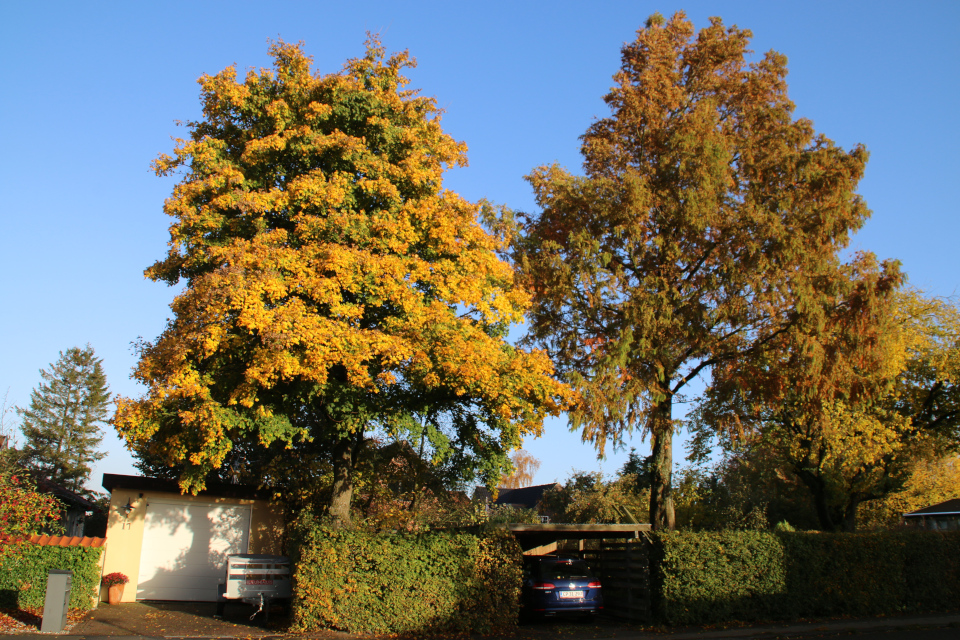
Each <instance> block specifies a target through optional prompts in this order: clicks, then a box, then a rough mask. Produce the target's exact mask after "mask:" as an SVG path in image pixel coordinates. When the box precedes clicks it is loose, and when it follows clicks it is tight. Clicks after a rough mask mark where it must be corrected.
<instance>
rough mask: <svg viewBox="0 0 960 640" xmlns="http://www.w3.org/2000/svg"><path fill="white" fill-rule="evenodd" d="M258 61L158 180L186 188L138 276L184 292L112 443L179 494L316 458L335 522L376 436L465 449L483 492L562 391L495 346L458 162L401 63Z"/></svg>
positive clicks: (534, 358)
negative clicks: (162, 466) (231, 472)
mask: <svg viewBox="0 0 960 640" xmlns="http://www.w3.org/2000/svg"><path fill="white" fill-rule="evenodd" d="M270 53H271V55H272V56H273V58H274V67H273V69H265V70H260V71H259V72H257V71H250V72H249V73H248V74H247V75H246V78H245V79H244V80H242V81H239V80H238V78H237V72H236V69H235V68H233V67H230V68H227V69H225V70H224V71H222V72H220V73H219V74H217V75H214V76H207V75H205V76H203V77H201V78H200V81H199V82H200V86H201V90H202V95H201V97H202V102H203V112H204V117H203V119H202V120H201V121H199V122H194V123H190V124H189V129H190V136H189V138H187V139H184V140H178V141H177V145H176V148H175V150H174V153H173V155H161V156H160V157H159V158H158V159H157V160H156V162H155V164H154V167H155V169H156V172H157V174H158V175H161V176H168V175H179V176H180V181H179V183H178V184H177V185H176V187H175V188H174V190H173V194H172V196H171V197H170V198H169V199H167V201H166V203H165V205H164V210H165V212H166V213H167V215H169V216H170V217H171V218H172V220H173V223H172V225H171V227H170V243H169V247H170V248H169V252H168V254H167V256H166V258H164V259H163V260H160V261H158V262H157V263H156V264H154V265H153V266H151V267H150V268H149V269H147V270H146V275H147V277H149V278H151V279H153V280H162V281H165V282H167V283H170V284H174V283H178V282H185V284H186V287H185V289H184V290H183V292H182V293H180V294H179V295H178V296H177V297H176V299H175V300H174V302H173V304H172V309H173V313H174V317H173V319H172V320H171V321H170V322H169V324H168V326H167V328H166V330H165V331H164V332H163V334H162V335H161V336H160V337H159V338H158V339H157V340H156V341H154V342H150V343H145V344H143V345H141V349H140V362H139V364H138V366H137V368H136V370H135V372H134V375H135V377H136V378H137V379H138V380H139V381H140V382H141V383H143V384H144V385H145V386H146V387H147V392H146V394H145V395H144V396H143V397H141V398H137V399H132V398H121V399H120V400H118V404H117V412H116V417H115V418H114V424H115V425H116V428H117V430H118V432H119V433H120V434H121V436H122V437H123V438H124V439H125V440H126V441H127V443H128V444H129V446H131V447H132V448H133V449H134V450H140V451H143V452H144V453H145V455H149V456H151V457H152V458H153V459H157V458H160V459H163V460H165V461H166V463H167V464H169V465H170V466H173V467H176V468H178V469H180V482H181V486H182V487H183V489H184V490H189V491H197V490H199V489H201V488H202V487H203V486H204V482H205V477H206V476H207V475H208V474H209V473H211V472H213V471H215V470H216V469H218V468H219V467H220V466H221V465H222V464H224V461H225V460H226V458H227V456H228V454H229V453H230V451H231V449H232V448H233V446H234V444H235V443H236V442H239V441H248V442H249V441H253V442H254V443H259V444H260V445H263V446H264V447H268V446H270V445H271V444H273V443H276V442H281V443H284V446H285V447H287V448H288V449H290V450H292V451H296V450H297V447H307V448H311V447H312V451H313V453H316V452H320V453H321V454H322V455H324V456H326V459H328V460H330V461H331V462H332V464H333V468H334V491H333V492H334V498H333V499H332V502H331V504H330V508H331V511H332V512H335V513H336V515H337V517H339V518H340V519H341V520H349V502H350V497H351V492H352V483H353V478H352V468H353V465H354V462H355V457H356V454H357V451H358V450H359V448H360V446H361V444H362V441H363V439H364V433H369V432H370V431H372V430H377V429H380V430H384V431H388V432H390V433H396V432H398V431H403V429H405V428H408V427H409V425H410V424H414V423H416V424H421V425H424V424H425V425H427V426H428V427H430V428H429V429H428V430H429V433H430V436H431V438H432V439H431V445H433V446H434V447H435V450H436V451H437V452H440V453H442V452H444V451H447V450H448V449H450V448H451V447H461V448H472V451H473V453H474V454H475V457H476V458H477V459H478V460H480V461H481V462H480V463H478V468H479V469H480V472H481V473H482V474H483V475H484V476H485V477H490V478H499V475H500V473H499V467H500V466H502V464H503V463H504V461H505V456H506V453H507V452H508V451H509V450H510V449H512V448H515V447H517V446H519V442H520V439H521V437H522V436H524V435H528V434H529V435H537V434H539V433H540V430H541V428H542V422H543V419H544V417H545V416H546V415H548V414H557V413H558V412H559V411H560V409H561V407H562V406H563V403H564V402H565V397H566V394H567V391H566V390H565V388H564V387H563V386H562V385H561V384H559V383H558V382H556V381H555V380H554V379H553V377H552V374H553V367H552V364H551V362H550V360H549V359H548V358H547V356H546V355H545V354H544V353H543V352H540V351H529V350H522V349H518V348H515V347H513V346H511V345H510V344H508V343H507V342H506V341H505V339H504V336H505V334H506V327H508V326H509V325H510V324H512V323H515V322H517V321H519V320H520V319H521V318H522V316H523V313H524V311H525V310H526V308H527V306H528V304H529V301H528V296H527V294H526V293H525V292H524V291H523V290H522V289H521V288H518V287H517V286H516V285H515V283H514V274H513V269H512V268H511V266H510V265H509V264H507V263H505V262H503V261H502V260H500V259H499V258H498V257H497V253H496V252H497V251H498V250H500V249H502V248H503V247H502V240H500V239H499V238H497V237H495V236H493V235H491V234H490V233H488V232H487V231H485V230H484V228H483V227H482V226H481V225H480V224H479V222H478V214H479V210H480V207H479V206H478V205H477V204H474V203H470V202H467V201H466V200H464V199H463V198H461V197H460V196H458V195H457V194H456V193H453V192H451V191H448V190H446V189H444V188H443V173H444V171H445V169H446V168H448V167H452V166H465V165H466V155H465V153H466V147H465V145H464V144H463V143H461V142H457V141H455V140H454V139H453V138H451V137H450V136H448V135H447V134H445V133H444V132H443V130H442V128H441V126H440V115H441V112H440V110H439V109H438V108H437V106H436V101H435V100H434V99H433V98H428V97H423V96H420V95H418V93H417V92H416V91H413V90H410V89H407V88H405V85H406V82H407V81H406V79H405V78H404V77H403V75H402V74H401V72H402V70H403V69H404V68H405V67H411V66H413V65H414V61H413V60H412V59H411V58H410V57H409V55H408V54H407V53H406V52H404V53H399V54H394V55H392V56H390V57H386V56H385V52H384V49H383V47H382V46H381V45H380V43H379V41H378V40H377V39H376V38H371V39H370V41H369V42H368V46H367V51H366V55H365V56H364V57H362V58H359V59H354V60H350V61H349V62H347V64H346V65H345V67H344V69H343V71H342V72H340V73H333V74H328V75H322V74H316V73H314V72H312V71H311V59H310V58H309V57H308V56H306V55H305V54H304V52H303V50H302V47H301V46H299V45H291V44H286V43H283V42H280V43H276V44H274V45H272V46H271V48H270ZM411 415H415V416H417V420H408V419H407V418H408V417H409V416H411ZM294 455H295V454H294ZM438 455H439V454H438Z"/></svg>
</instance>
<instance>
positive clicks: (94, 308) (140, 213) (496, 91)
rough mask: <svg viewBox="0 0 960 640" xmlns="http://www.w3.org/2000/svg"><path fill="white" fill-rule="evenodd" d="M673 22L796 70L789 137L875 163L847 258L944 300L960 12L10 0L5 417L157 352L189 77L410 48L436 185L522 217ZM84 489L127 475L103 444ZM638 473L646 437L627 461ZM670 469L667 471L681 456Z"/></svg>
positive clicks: (0, 100)
mask: <svg viewBox="0 0 960 640" xmlns="http://www.w3.org/2000/svg"><path fill="white" fill-rule="evenodd" d="M679 9H683V10H685V11H686V12H687V15H688V16H689V17H690V18H691V19H692V20H693V22H694V25H695V26H696V27H697V28H699V27H702V26H705V25H706V24H707V18H708V16H712V15H718V16H720V17H722V18H723V20H724V23H725V24H727V25H730V24H737V25H738V26H740V27H742V28H748V29H751V30H752V31H753V33H754V39H753V49H754V50H755V51H756V52H757V53H758V54H760V53H763V52H766V51H768V50H770V49H775V50H777V51H780V52H781V53H784V54H786V56H787V57H788V59H789V68H790V75H789V77H788V82H789V85H790V96H791V98H792V99H793V101H794V102H795V103H796V105H797V111H796V115H797V116H802V117H806V118H810V119H811V120H813V122H814V124H815V127H816V129H817V131H819V132H821V133H823V134H825V135H826V136H828V137H830V138H832V139H833V140H835V141H836V142H837V143H838V144H839V145H841V146H843V147H845V148H850V147H851V146H853V145H855V144H857V143H861V142H862V143H864V144H865V145H866V146H867V148H868V149H869V150H870V153H871V159H870V163H869V165H868V167H867V174H866V177H865V179H864V180H863V181H862V183H861V186H860V193H861V194H862V195H863V196H864V197H865V198H866V200H867V203H868V205H869V206H870V208H871V209H872V210H873V217H872V218H871V220H870V221H869V222H868V223H867V225H866V227H865V228H864V229H863V230H862V231H861V232H860V233H859V234H858V235H857V236H856V237H855V238H854V241H853V244H852V248H853V249H862V250H869V251H873V252H875V253H877V254H878V255H879V257H880V258H896V259H899V260H901V261H902V263H903V267H904V269H905V271H906V272H907V273H908V274H909V277H910V281H911V283H912V284H913V285H915V286H918V287H921V288H923V289H925V290H926V291H927V292H928V293H930V294H932V295H941V296H950V295H953V294H954V293H955V292H956V290H957V287H958V284H960V270H958V266H960V254H958V253H957V252H956V251H955V250H954V245H955V244H956V241H957V237H958V231H960V220H958V216H957V202H958V195H960V194H958V185H960V180H958V179H957V178H956V172H957V169H958V161H957V157H956V153H957V149H960V133H958V131H960V128H958V127H957V126H956V123H955V118H956V113H957V105H958V102H960V89H958V86H960V82H958V80H960V77H958V76H960V72H958V67H960V38H958V37H957V35H956V25H957V24H958V23H960V3H957V2H947V1H943V2H921V3H910V4H909V5H907V4H904V3H893V2H881V1H871V2H836V1H834V2H811V1H807V2H802V3H801V2H792V3H790V2H769V1H766V2H710V3H706V2H685V3H678V2H658V3H654V2H646V1H633V2H603V1H602V0H598V1H597V2H593V3H590V5H589V8H587V3H576V2H556V1H554V2H530V3H524V2H487V3H470V4H469V5H468V4H467V3H453V2H412V1H411V2H405V3H399V2H397V3H390V2H365V3H330V2H280V1H275V2H269V3H266V2H263V3H255V2H242V1H239V0H234V1H231V2H222V1H194V2H155V3H135V2H126V3H120V2H117V3H103V2H86V3H76V2H33V3H27V2H8V3H3V5H2V7H0V60H2V61H3V68H4V74H3V77H4V80H3V84H2V89H0V126H2V128H3V129H2V130H3V141H4V150H3V151H4V153H3V154H2V156H0V193H2V199H0V217H2V233H0V274H2V275H0V302H2V307H0V309H2V312H0V396H2V394H3V392H4V391H7V390H9V396H8V401H9V402H10V403H12V404H19V405H26V404H27V403H28V402H29V395H30V390H31V389H32V388H33V387H34V386H35V385H36V384H37V383H38V382H39V380H40V378H39V373H38V371H39V369H41V368H43V367H46V366H47V365H48V364H49V363H51V362H53V361H54V360H56V358H57V355H58V352H59V351H61V350H65V349H68V348H69V347H72V346H77V345H84V344H86V343H90V344H91V345H93V347H94V349H95V350H96V352H97V354H98V355H99V356H100V357H101V358H103V362H104V366H105V368H106V372H107V376H108V380H109V382H110V386H111V389H112V390H113V391H114V392H115V393H119V394H123V395H127V396H131V395H138V394H139V393H140V392H141V390H140V389H139V388H138V387H137V386H136V385H135V384H134V383H133V382H132V381H131V380H130V377H129V376H130V371H131V369H132V367H133V366H134V364H135V357H134V354H133V352H132V351H131V349H130V344H131V342H132V341H134V340H136V339H137V338H138V336H142V337H144V338H146V339H153V338H155V337H156V336H157V335H158V334H159V333H160V331H161V330H162V328H163V326H164V322H165V320H166V318H167V317H168V315H169V309H168V307H167V305H168V304H169V302H170V300H171V299H172V296H173V294H174V290H172V289H170V288H167V287H166V286H165V285H162V284H158V283H153V282H151V281H148V280H145V279H144V277H143V269H144V268H145V267H147V266H148V265H150V264H152V263H153V262H154V261H155V260H156V259H158V258H159V257H161V256H162V255H163V253H164V251H165V246H166V242H167V239H168V236H167V226H168V224H169V222H168V220H167V219H166V217H165V216H164V214H163V213H162V211H161V205H162V202H163V199H164V198H165V197H166V196H167V195H168V194H169V193H170V190H171V189H172V187H173V181H172V180H171V179H160V178H157V177H155V176H154V175H153V174H152V173H151V171H150V168H149V167H150V162H151V160H152V159H153V158H154V157H155V156H156V155H157V154H159V153H161V152H169V151H170V150H171V149H172V147H173V144H172V142H171V137H175V136H178V135H184V129H182V128H178V127H177V126H176V125H175V121H177V120H191V119H196V118H198V117H199V116H200V105H199V100H198V95H199V93H198V87H197V84H196V82H195V81H196V79H197V78H198V77H199V76H200V75H201V74H203V73H216V72H218V71H220V70H222V69H223V68H224V67H226V66H228V65H231V64H234V63H235V64H236V65H237V67H238V69H239V70H240V71H241V72H243V71H245V70H246V69H248V68H251V67H254V68H256V67H261V66H265V65H268V64H269V62H270V60H269V57H268V55H267V46H268V39H278V38H279V39H283V40H286V41H288V42H296V41H303V42H304V45H305V49H306V51H307V52H308V53H309V54H310V55H312V56H313V57H314V62H315V68H316V69H319V70H320V71H322V72H324V73H326V72H334V71H337V70H339V69H340V67H341V66H342V65H343V62H344V61H345V60H346V59H348V58H351V57H356V56H359V55H361V54H362V53H363V42H364V39H365V32H367V31H371V32H379V33H380V35H381V37H382V39H383V41H384V44H385V45H386V47H387V49H388V50H390V51H396V50H402V49H409V50H410V52H411V53H412V54H413V55H414V56H415V57H416V58H417V60H418V62H419V67H418V68H417V69H415V70H413V71H412V72H410V73H409V74H408V75H409V76H410V77H411V79H412V86H413V87H417V88H420V89H422V91H423V92H424V93H425V94H428V95H432V96H436V98H437V100H438V102H439V104H440V105H441V106H442V107H443V108H444V109H445V110H446V114H445V116H444V119H443V123H444V128H445V130H446V131H447V132H448V133H449V134H451V135H452V136H453V137H455V138H456V139H458V140H462V141H464V142H466V144H467V145H468V147H469V149H470V151H469V159H470V166H469V167H467V168H464V169H457V170H454V171H451V172H450V173H449V174H448V177H447V180H446V186H447V187H448V188H450V189H453V190H455V191H457V192H459V193H460V194H461V195H463V196H464V197H466V198H468V199H471V200H478V199H480V198H488V199H490V200H492V201H494V202H497V203H501V204H506V205H508V206H510V207H512V208H515V209H520V210H532V209H533V208H534V206H535V205H534V202H533V197H532V192H531V190H530V188H529V186H528V185H527V184H526V182H524V180H523V176H524V175H526V174H528V173H529V172H530V171H531V170H532V169H533V168H534V167H536V166H539V165H542V164H549V163H552V162H558V163H560V164H561V165H564V166H566V167H568V168H570V169H572V170H578V169H579V167H580V163H581V160H580V156H579V141H578V136H579V135H580V134H582V133H583V132H584V130H585V129H586V128H587V126H589V124H590V123H591V122H592V121H593V120H594V119H595V118H598V117H604V116H605V115H607V111H606V107H605V105H604V103H603V101H602V97H603V95H604V94H605V93H606V92H607V90H608V89H609V87H610V85H611V75H612V74H613V73H614V72H615V71H616V70H617V68H618V65H619V60H620V47H621V46H622V44H623V43H624V42H626V41H630V40H632V39H633V37H634V34H635V31H636V29H637V28H638V27H640V26H641V25H642V24H643V22H644V21H645V20H646V18H647V17H648V16H649V15H650V14H651V13H653V12H656V11H659V12H661V13H663V14H665V15H668V16H669V15H670V14H672V13H673V12H674V11H676V10H679ZM104 444H105V448H106V450H107V451H108V452H109V455H108V457H107V458H106V459H105V460H103V461H102V462H101V463H100V465H99V466H98V468H97V469H96V470H95V473H94V475H93V478H92V480H93V481H92V482H91V486H93V487H95V488H98V487H99V484H100V477H101V474H102V473H104V472H106V473H133V469H132V467H131V459H130V456H129V454H127V453H126V452H125V450H124V449H123V446H122V444H121V443H120V442H119V441H118V440H117V439H116V437H115V436H114V435H113V434H112V433H108V434H106V438H105V441H104ZM632 444H633V445H634V446H636V447H637V448H638V449H639V450H641V451H642V452H646V451H647V449H648V445H647V443H646V442H644V441H642V439H641V438H640V436H639V435H637V436H635V437H634V440H633V443H632ZM526 448H527V449H528V450H530V451H531V452H532V453H533V454H534V455H535V456H537V457H538V458H540V459H541V460H542V463H543V464H542V467H541V469H540V471H539V473H538V474H537V476H536V478H535V481H536V482H538V483H542V482H550V481H553V480H560V481H562V480H563V479H564V478H566V477H567V476H568V475H569V473H570V471H571V469H574V468H576V469H582V470H590V471H595V470H601V471H603V472H604V473H608V474H609V473H612V472H614V471H616V469H617V468H619V467H620V466H621V465H622V463H623V460H624V459H625V457H626V453H625V452H621V453H619V454H611V455H609V456H608V458H607V459H606V460H604V461H598V460H597V459H596V456H595V454H594V452H593V450H592V449H591V448H590V447H588V446H586V445H583V444H581V443H580V439H579V436H578V435H577V434H571V433H569V432H568V431H567V428H566V423H565V422H564V421H562V420H556V421H553V422H551V423H549V424H548V425H547V428H546V430H545V435H544V437H543V438H541V439H539V440H536V441H528V442H527V446H526ZM682 453H683V452H682V449H679V448H678V451H677V453H676V457H677V458H680V457H682Z"/></svg>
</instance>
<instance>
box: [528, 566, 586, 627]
mask: <svg viewBox="0 0 960 640" xmlns="http://www.w3.org/2000/svg"><path fill="white" fill-rule="evenodd" d="M520 598H521V600H520V604H521V610H522V612H523V613H524V615H526V616H528V617H532V616H555V615H581V616H587V615H591V616H592V615H596V614H597V613H598V612H599V611H600V610H601V609H603V595H602V594H601V592H600V580H598V579H597V578H596V577H595V576H594V574H593V572H592V571H590V568H589V567H587V563H586V562H584V561H583V560H579V559H577V558H563V557H558V556H525V557H524V558H523V591H522V593H521V596H520Z"/></svg>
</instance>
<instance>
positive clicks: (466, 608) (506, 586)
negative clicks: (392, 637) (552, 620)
mask: <svg viewBox="0 0 960 640" xmlns="http://www.w3.org/2000/svg"><path fill="white" fill-rule="evenodd" d="M299 537H300V540H298V541H296V542H295V549H294V553H293V560H294V564H295V566H294V602H293V616H294V623H293V629H294V630H295V631H299V632H306V631H314V630H318V629H324V628H326V629H339V630H343V631H348V632H351V633H378V634H379V633H423V632H427V633H438V632H451V631H452V632H463V633H466V632H479V633H491V632H494V631H500V630H503V629H505V628H508V627H512V626H514V625H516V623H517V614H518V606H519V605H518V602H519V600H518V598H519V590H520V572H521V570H520V564H521V551H520V547H519V545H518V544H517V542H516V540H515V539H514V537H513V536H512V535H511V534H510V533H509V532H501V531H491V532H490V533H486V534H481V535H479V536H478V535H471V534H463V533H460V534H454V533H425V534H374V533H365V532H359V531H342V530H336V531H335V530H330V529H325V528H322V527H311V528H309V530H308V531H306V532H300V534H299Z"/></svg>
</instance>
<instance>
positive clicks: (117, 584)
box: [102, 571, 130, 604]
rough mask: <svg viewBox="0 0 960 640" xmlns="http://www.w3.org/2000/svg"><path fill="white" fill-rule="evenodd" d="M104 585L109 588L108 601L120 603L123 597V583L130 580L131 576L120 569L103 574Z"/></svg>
mask: <svg viewBox="0 0 960 640" xmlns="http://www.w3.org/2000/svg"><path fill="white" fill-rule="evenodd" d="M102 582H103V586H105V587H106V588H107V602H109V603H110V604H119V603H120V600H121V598H123V585H125V584H127V583H128V582H130V578H128V577H127V576H125V575H123V574H122V573H120V572H119V571H114V572H113V573H108V574H107V575H105V576H103V581H102Z"/></svg>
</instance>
